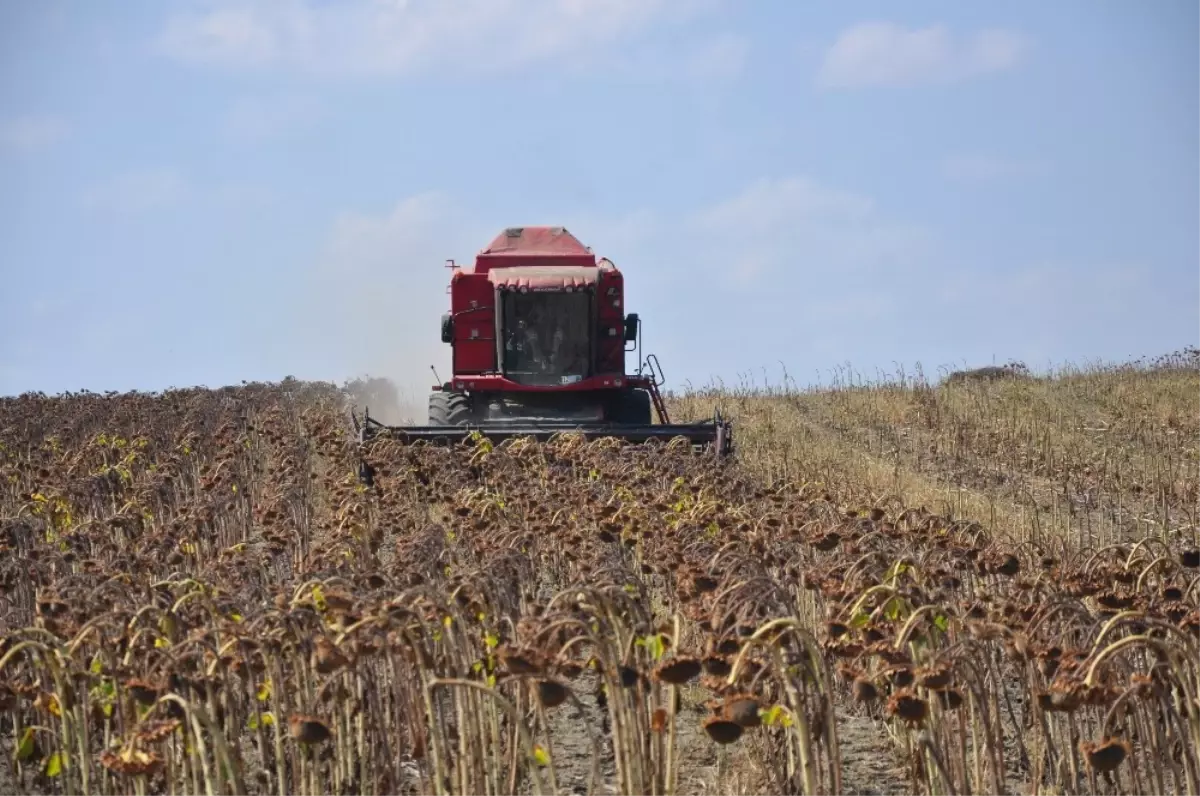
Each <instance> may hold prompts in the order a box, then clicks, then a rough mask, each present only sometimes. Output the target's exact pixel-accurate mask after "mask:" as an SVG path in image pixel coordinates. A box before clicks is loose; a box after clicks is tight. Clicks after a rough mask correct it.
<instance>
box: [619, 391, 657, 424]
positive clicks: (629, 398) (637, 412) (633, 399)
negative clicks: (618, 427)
mask: <svg viewBox="0 0 1200 796" xmlns="http://www.w3.org/2000/svg"><path fill="white" fill-rule="evenodd" d="M613 403H614V406H613V410H614V411H613V413H612V419H613V420H614V421H616V422H618V423H623V424H625V425H629V426H648V425H650V423H651V422H652V421H651V419H650V393H648V392H646V391H645V390H636V389H634V390H622V391H621V392H620V394H619V396H618V398H617V400H616V401H614V402H613Z"/></svg>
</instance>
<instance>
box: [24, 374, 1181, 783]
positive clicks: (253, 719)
mask: <svg viewBox="0 0 1200 796" xmlns="http://www.w3.org/2000/svg"><path fill="white" fill-rule="evenodd" d="M741 429H744V425H743V426H742V427H741ZM751 433H753V432H751ZM0 446H2V447H0V627H3V628H4V630H3V638H2V639H0V747H2V748H3V752H4V753H5V757H6V759H7V760H8V761H10V762H11V765H12V772H11V776H12V777H13V780H12V783H11V785H12V788H6V789H16V790H19V791H24V792H29V791H38V792H54V793H60V792H61V793H65V792H98V793H130V792H137V793H166V792H180V791H186V792H201V791H206V792H214V793H216V792H224V793H263V794H275V793H278V794H285V793H350V792H365V793H398V792H422V793H430V792H450V793H505V792H537V793H550V792H555V793H559V792H570V791H572V790H575V791H578V792H589V791H590V792H611V791H612V790H614V789H615V790H616V791H617V792H622V793H673V792H680V793H682V792H700V791H709V792H770V793H830V792H846V791H855V792H861V791H863V790H865V789H871V790H874V791H875V792H878V791H879V790H880V789H883V788H885V787H887V788H891V789H893V790H901V791H902V790H910V791H916V792H929V793H934V792H937V793H945V792H951V791H954V792H988V793H999V792H1010V793H1011V792H1015V791H1017V790H1018V789H1023V788H1026V787H1027V786H1028V785H1029V784H1031V783H1033V784H1036V785H1038V786H1039V787H1040V788H1041V789H1042V790H1044V791H1050V790H1052V789H1053V790H1057V791H1060V792H1066V793H1082V792H1107V793H1150V792H1153V793H1164V792H1165V793H1196V792H1198V791H1200V760H1198V759H1197V749H1198V748H1200V701H1198V700H1200V610H1198V609H1197V602H1198V600H1200V569H1198V566H1200V561H1197V556H1198V555H1200V554H1198V553H1197V550H1196V548H1195V545H1194V542H1188V541H1185V540H1183V539H1182V538H1180V537H1179V536H1173V537H1164V536H1163V535H1155V536H1153V537H1149V538H1145V539H1143V540H1141V541H1128V542H1121V543H1119V544H1104V545H1094V544H1093V545H1086V544H1085V545H1072V544H1068V543H1066V542H1065V541H1064V540H1062V539H1050V538H1047V539H1039V540H1038V541H1036V542H1034V541H1021V540H1010V539H1008V538H1005V537H1002V536H999V535H998V534H996V533H994V532H992V531H989V530H988V529H987V528H986V527H984V525H982V524H980V523H978V522H974V521H971V520H969V519H954V518H951V517H948V516H941V515H938V514H935V513H932V512H931V511H928V510H926V509H924V508H922V507H920V506H919V505H917V504H913V505H912V506H906V505H905V504H904V502H902V501H901V500H900V499H899V498H896V497H892V498H888V499H878V500H866V501H864V500H862V499H861V498H855V497H854V496H852V495H850V493H846V494H845V495H838V494H834V493H833V492H832V491H826V490H825V489H823V488H820V487H815V486H813V485H811V484H804V483H803V482H800V481H796V480H785V479H776V480H775V481H774V482H773V483H771V484H770V485H769V486H768V485H765V484H764V483H763V481H762V480H760V479H758V478H757V477H756V476H755V475H754V474H753V471H752V470H751V469H747V467H746V466H744V465H741V464H737V463H729V464H723V465H722V464H716V463H714V462H713V461H712V460H711V459H709V458H707V457H702V456H695V455H692V454H690V453H689V452H687V451H686V450H685V449H683V448H680V447H678V446H676V445H663V444H647V445H644V446H636V447H621V446H619V445H617V444H614V442H613V441H604V440H601V441H596V442H592V443H584V442H583V441H582V440H579V439H574V438H570V437H564V438H561V439H559V440H556V441H553V442H551V443H548V444H545V445H536V444H533V443H531V442H529V441H524V440H520V441H514V442H509V443H505V444H502V445H497V446H492V445H491V444H489V443H488V442H487V441H486V440H475V441H473V442H471V443H469V444H466V445H464V446H460V447H457V448H436V447H426V446H420V445H418V446H413V447H404V446H401V445H399V444H397V443H396V442H393V441H390V440H386V439H382V440H378V441H376V442H374V443H372V444H371V445H370V446H369V447H368V448H367V449H366V450H365V451H364V456H365V460H366V462H367V464H368V465H369V467H368V473H367V474H368V476H369V479H368V480H369V481H370V482H371V486H365V485H362V484H360V483H359V481H358V473H357V470H358V465H359V458H358V456H359V453H358V451H357V450H356V446H355V444H354V440H353V437H352V435H351V434H350V432H349V430H348V423H347V421H346V406H345V396H344V395H343V394H342V393H341V392H339V391H338V390H336V389H335V388H333V387H332V386H324V385H313V384H304V383H295V382H289V383H286V384H284V385H249V386H246V387H241V388H236V389H233V388H230V389H225V390H217V391H203V390H189V391H174V392H168V393H165V394H162V395H157V396H151V395H139V394H129V395H119V396H110V397H102V396H97V395H90V394H84V395H76V396H72V397H63V398H49V397H44V396H24V397H21V398H17V399H9V400H5V401H4V402H3V403H2V404H0ZM850 721H855V722H859V724H856V725H855V727H857V728H859V730H861V727H862V726H863V725H865V726H866V727H868V728H871V727H875V726H877V727H878V728H879V729H880V731H879V732H878V734H877V735H874V736H872V735H869V734H867V735H864V734H863V733H862V732H861V731H856V732H855V733H847V732H844V730H845V729H846V728H847V727H848V726H850V725H849V724H848V722H850ZM871 721H877V722H878V724H877V725H873V724H871ZM864 743H874V744H875V745H874V746H873V747H871V748H869V749H864V748H863V747H862V744H864ZM864 753H866V754H865V755H864ZM889 755H892V756H894V759H895V761H896V765H897V767H898V769H897V770H898V773H899V778H898V779H896V780H892V781H887V782H880V781H879V780H878V778H877V775H878V770H877V769H867V768H864V767H862V759H863V757H864V756H870V757H873V758H881V757H886V756H889ZM0 784H4V783H0Z"/></svg>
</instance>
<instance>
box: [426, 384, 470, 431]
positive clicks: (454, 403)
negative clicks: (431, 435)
mask: <svg viewBox="0 0 1200 796" xmlns="http://www.w3.org/2000/svg"><path fill="white" fill-rule="evenodd" d="M470 419H471V402H470V401H469V400H468V399H467V396H465V395H463V394H462V393H458V392H446V391H440V392H431V393H430V394H429V425H431V426H465V425H466V424H467V421H469V420H470Z"/></svg>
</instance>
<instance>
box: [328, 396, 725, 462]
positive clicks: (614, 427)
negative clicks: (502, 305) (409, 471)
mask: <svg viewBox="0 0 1200 796" xmlns="http://www.w3.org/2000/svg"><path fill="white" fill-rule="evenodd" d="M351 417H352V418H353V420H354V428H355V431H356V432H357V433H358V438H359V442H360V443H365V442H368V441H370V440H372V439H375V438H376V437H381V436H386V437H389V438H392V439H397V440H400V441H402V442H415V441H418V440H425V441H427V442H434V443H442V444H447V443H454V442H463V441H465V440H467V439H468V438H470V437H471V435H472V434H473V433H474V432H479V433H480V434H481V435H483V436H484V437H487V438H489V439H491V440H495V441H502V440H505V439H515V438H520V437H531V438H533V439H535V440H537V441H539V442H541V441H545V440H549V439H551V438H552V437H554V436H555V435H557V434H582V435H583V436H584V438H586V439H599V438H601V437H617V438H619V439H623V440H625V441H627V442H635V443H642V442H646V441H648V440H652V439H657V440H663V441H664V442H669V441H671V440H673V439H676V438H678V437H683V438H685V439H687V440H688V441H689V442H691V444H692V446H693V447H700V448H710V449H712V450H713V451H715V452H716V454H717V455H718V456H720V457H724V456H728V455H729V454H731V453H732V452H733V425H732V423H730V422H729V421H728V420H726V419H725V418H723V417H722V416H721V412H720V410H717V412H716V413H715V414H714V415H713V419H712V420H710V421H704V422H700V423H667V424H649V425H622V424H619V423H578V422H571V421H561V420H512V421H491V422H488V423H484V424H480V425H471V424H468V425H462V426H389V425H385V424H384V423H381V422H379V421H378V420H376V419H375V418H373V417H371V414H370V408H369V407H368V408H366V409H364V411H363V418H362V422H361V423H360V422H359V421H358V417H357V416H355V415H354V414H353V412H352V413H351Z"/></svg>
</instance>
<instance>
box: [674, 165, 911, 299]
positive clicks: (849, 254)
mask: <svg viewBox="0 0 1200 796" xmlns="http://www.w3.org/2000/svg"><path fill="white" fill-rule="evenodd" d="M685 224H686V227H687V228H688V229H689V230H690V231H691V234H693V235H696V236H702V238H703V239H704V240H705V247H706V249H708V251H710V252H711V253H712V255H716V256H719V258H720V261H721V263H724V264H731V265H732V268H730V269H728V270H729V272H730V273H731V274H733V275H736V281H738V282H739V283H742V284H753V283H755V282H757V281H758V280H760V279H762V278H764V277H767V276H769V275H771V274H773V273H778V272H780V271H781V270H784V269H792V268H795V263H796V262H797V261H804V262H812V263H819V268H820V269H821V271H823V272H831V271H841V272H842V273H845V274H847V275H859V274H864V273H869V272H871V271H875V270H878V269H883V268H888V267H893V266H901V267H903V266H906V265H915V264H916V263H919V262H920V261H921V258H922V257H924V256H925V255H926V254H927V252H928V249H929V247H930V245H931V239H930V235H929V233H928V232H927V231H926V230H924V229H922V228H920V227H917V226H915V225H910V224H905V223H902V222H898V221H894V220H890V219H888V218H886V217H884V216H883V214H882V213H880V211H879V210H878V208H877V207H876V206H875V202H874V201H873V200H872V199H871V198H870V197H867V196H863V195H860V194H857V193H854V192H852V191H847V190H843V189H839V188H834V187H830V186H826V185H822V184H821V183H818V182H816V181H815V180H812V179H810V178H807V177H784V178H778V179H760V180H757V181H755V182H753V183H751V184H750V185H748V186H747V187H746V188H745V189H744V190H742V191H741V192H740V193H739V194H737V195H736V196H733V197H731V198H730V199H727V200H725V201H722V202H719V203H717V204H715V205H713V206H712V207H710V208H707V209H705V210H703V211H701V212H699V213H697V214H696V215H695V216H694V217H692V218H690V219H688V220H687V221H686V222H685ZM722 270H726V269H725V268H724V266H722Z"/></svg>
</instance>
